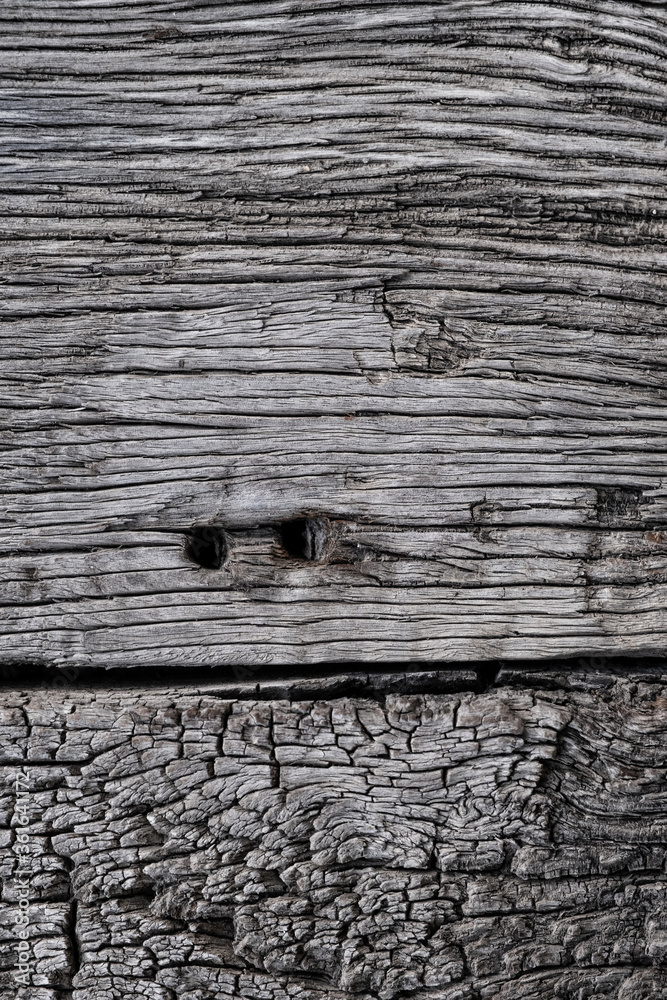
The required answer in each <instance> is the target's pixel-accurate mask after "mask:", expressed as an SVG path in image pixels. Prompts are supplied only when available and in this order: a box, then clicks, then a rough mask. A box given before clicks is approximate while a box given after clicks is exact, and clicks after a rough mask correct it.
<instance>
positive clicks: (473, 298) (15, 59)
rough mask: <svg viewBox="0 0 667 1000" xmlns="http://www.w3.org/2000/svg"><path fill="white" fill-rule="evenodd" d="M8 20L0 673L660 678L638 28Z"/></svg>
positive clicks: (358, 14) (654, 107)
mask: <svg viewBox="0 0 667 1000" xmlns="http://www.w3.org/2000/svg"><path fill="white" fill-rule="evenodd" d="M0 23H1V24H2V34H1V36H0V46H1V47H2V59H1V60H0V77H1V78H2V92H3V115H4V117H3V128H4V132H3V138H2V142H3V157H4V159H3V163H4V167H3V170H4V174H3V188H2V198H1V201H0V210H1V213H2V214H1V215H0V236H1V238H2V253H3V256H4V275H5V276H4V279H3V281H4V284H3V300H2V303H1V304H0V314H1V316H2V326H1V329H2V345H1V355H2V369H1V373H0V378H2V400H1V404H2V405H1V408H0V421H1V422H2V425H3V442H4V446H3V450H2V452H1V453H0V463H1V466H2V480H3V484H4V486H3V489H4V496H3V503H2V507H3V512H2V535H1V538H0V552H1V555H2V557H1V559H0V594H2V600H3V602H4V606H3V614H2V626H1V628H2V632H1V633H0V655H1V656H2V659H3V661H4V662H5V663H8V662H14V663H21V662H25V661H28V662H31V663H44V664H53V663H56V664H75V665H77V666H80V667H87V666H101V667H103V666H109V665H111V666H117V665H121V664H123V663H134V664H150V663H165V664H174V663H183V664H186V663H187V664H189V663H192V664H224V663H249V664H259V663H267V664H271V663H274V664H285V663H318V662H322V661H324V660H341V661H344V660H367V661H378V662H380V661H382V660H386V659H396V658H399V659H412V660H415V661H419V660H422V661H429V660H431V661H433V660H436V661H440V660H443V659H452V660H465V659H470V660H476V659H484V658H494V657H514V656H518V657H521V656H559V655H568V654H572V655H575V654H576V655H578V654H580V653H592V652H596V653H601V654H605V653H606V654H623V653H640V652H643V653H651V652H653V653H656V652H657V653H659V652H661V651H664V650H665V647H666V642H665V636H666V635H667V615H666V613H665V602H666V597H667V592H666V590H665V585H666V583H667V561H666V554H665V548H666V545H667V531H666V528H667V486H666V482H667V480H666V478H665V473H666V470H667V463H666V461H665V456H666V449H665V443H666V437H665V433H666V428H667V423H666V418H665V386H666V375H665V372H666V370H667V351H666V346H667V340H666V338H665V327H664V305H665V300H666V299H665V296H666V287H667V286H666V281H665V274H666V258H665V251H664V242H665V220H666V218H667V210H666V209H665V165H666V162H667V153H666V145H665V139H666V137H667V132H666V131H665V97H666V93H667V91H666V87H665V83H666V71H665V51H666V46H665V43H666V41H667V15H666V14H665V9H664V7H663V6H662V5H660V4H653V3H639V2H637V3H619V2H614V0H596V2H594V3H592V4H587V5H584V6H582V5H580V4H578V3H575V2H570V0H563V2H562V3H559V4H553V3H531V4H526V3H519V2H497V0H495V2H490V0H481V2H478V0H475V2H467V0H463V2H457V3H437V4H434V3H426V2H410V3H403V4H396V3H392V2H389V0H375V2H373V3H366V2H364V0H341V2H340V3H338V4H337V5H336V7H335V9H334V8H333V7H332V6H331V5H330V4H329V3H328V2H324V0H307V2H300V0H288V2H282V0H281V2H278V0H266V2H261V0H256V2H246V3H217V2H209V0H206V2H204V0H193V2H191V3H188V4H187V5H183V4H181V3H177V2H174V0H166V2H165V3H161V4H160V5H159V7H155V6H154V5H151V4H144V3H141V2H135V0H133V2H119V3H113V2H111V0H103V2H102V3H96V4H94V5H81V4H70V3H63V2H59V0H36V2H33V3H31V4H30V10H29V15H28V13H27V11H26V7H25V5H24V4H15V3H13V2H11V0H9V2H7V3H5V4H3V6H2V10H1V11H0ZM206 532H208V536H207V537H204V536H205V534H206Z"/></svg>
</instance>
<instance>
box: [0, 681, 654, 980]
mask: <svg viewBox="0 0 667 1000" xmlns="http://www.w3.org/2000/svg"><path fill="white" fill-rule="evenodd" d="M446 676H447V680H448V683H449V685H450V693H445V694H411V695H408V694H393V695H388V696H387V697H386V698H381V699H374V698H354V697H347V698H334V699H329V700H322V699H319V700H312V698H303V697H301V698H300V699H296V700H294V699H293V700H290V699H289V698H287V699H282V700H277V699H276V698H275V697H273V698H271V697H269V698H268V699H267V697H266V694H267V692H268V691H270V689H271V685H270V684H269V686H268V688H267V691H265V692H263V691H262V690H261V686H258V685H256V684H254V683H252V682H249V683H248V684H247V688H248V689H249V691H251V692H253V694H252V695H250V696H248V695H246V697H243V696H241V697H239V691H238V688H239V687H241V688H242V687H243V684H241V685H238V684H237V685H236V688H237V691H236V693H235V694H234V693H231V691H232V689H231V688H230V689H229V690H228V691H227V692H226V691H225V685H224V683H219V684H217V685H215V686H213V685H211V684H208V685H203V686H197V685H190V686H189V687H188V685H187V684H186V685H181V686H179V688H178V689H170V688H165V687H158V688H152V689H150V688H147V689H141V690H136V689H135V690H131V689H130V690H128V689H124V690H123V689H119V688H109V687H103V686H100V687H96V688H91V689H77V688H72V689H70V690H65V691H57V690H53V689H49V688H41V689H36V688H29V689H26V690H24V691H20V690H15V691H12V692H9V691H4V692H2V695H1V697H0V727H1V732H2V735H3V741H2V749H1V750H0V758H1V760H2V768H1V775H0V776H1V780H2V788H3V791H2V803H3V814H4V815H5V816H6V817H7V822H6V826H7V830H6V831H5V834H4V835H3V840H2V845H1V847H0V866H1V868H0V870H1V873H2V879H3V896H2V903H0V921H1V926H2V928H3V936H2V943H1V944H0V962H1V964H2V971H0V983H1V984H2V986H3V988H4V989H5V991H6V992H5V993H4V994H3V995H6V996H10V995H14V990H15V989H16V979H15V977H14V975H15V974H14V973H13V972H12V966H13V964H14V959H15V954H16V947H17V943H18V941H17V936H16V932H17V926H16V915H17V907H18V898H19V892H18V888H17V886H18V878H19V871H20V872H21V873H26V872H27V873H28V874H29V879H28V881H29V883H30V902H31V905H30V907H29V921H28V925H27V926H28V939H27V940H28V952H27V954H28V958H29V959H30V963H29V965H30V972H29V975H30V977H31V983H32V988H31V989H30V990H29V995H30V997H31V998H33V997H34V998H35V1000H58V998H63V997H64V998H71V1000H98V998H104V1000H125V998H126V997H128V996H132V997H135V996H136V997H146V998H150V1000H194V998H197V1000H220V998H221V997H227V996H229V997H237V998H243V1000H245V998H248V1000H256V998H258V997H260V996H261V997H266V998H269V1000H274V998H275V1000H278V998H284V997H293V996H299V997H303V998H305V1000H328V998H329V997H332V998H336V1000H343V998H349V997H350V996H357V997H360V998H361V1000H370V998H375V997H380V998H381V1000H392V998H394V997H398V996H403V995H405V994H407V995H409V996H411V997H413V998H415V1000H479V998H485V1000H490V998H492V997H493V998H499V1000H536V998H539V1000H552V998H554V997H562V998H563V1000H575V998H580V997H582V996H591V997H592V996H595V997H597V998H600V1000H607V998H608V1000H649V998H651V1000H653V998H660V997H664V996H665V995H667V979H666V978H665V977H666V973H665V960H666V958H667V947H666V942H665V925H664V900H665V892H666V891H667V886H666V885H665V863H666V858H667V854H666V847H665V844H666V843H667V809H666V806H665V788H666V783H667V741H666V737H665V731H666V727H665V719H666V714H665V706H667V674H665V672H664V670H662V671H661V670H660V669H658V668H655V667H652V668H650V667H644V668H639V667H636V668H635V669H634V671H632V670H631V671H629V672H626V674H625V676H622V675H619V674H616V675H614V673H612V672H611V671H609V670H608V669H605V668H602V669H600V668H592V667H588V668H582V669H577V668H571V667H570V668H569V669H568V670H567V671H566V672H565V673H564V674H559V673H558V672H551V671H543V672H542V673H540V670H539V669H536V668H535V667H532V668H529V669H517V668H506V669H505V670H504V671H501V674H500V676H499V677H498V679H497V681H496V683H495V684H493V685H492V686H491V687H490V688H489V689H487V690H480V687H479V684H478V682H477V680H476V677H475V673H474V672H473V671H468V672H465V671H464V672H459V673H455V672H453V673H451V674H449V675H446ZM404 681H405V678H404ZM385 686H386V685H385ZM296 687H298V683H297V685H296ZM295 689H296V688H295ZM17 775H26V778H25V779H24V778H21V779H20V787H21V794H20V795H18V794H17V791H16V789H17V787H18V786H17V785H16V783H15V782H16V776H17ZM24 786H25V788H26V797H25V799H24V797H23V791H22V790H23V788H24ZM23 801H25V802H26V810H25V814H26V815H27V817H28V822H27V823H26V824H24V825H23V824H21V823H20V822H19V815H22V806H21V807H20V802H23ZM19 836H20V837H21V838H23V840H24V841H25V843H26V845H27V846H26V853H25V854H24V853H22V852H21V850H19V848H21V847H22V840H20V839H19ZM20 859H23V864H22V867H21V868H20V869H19V868H18V864H19V860H20Z"/></svg>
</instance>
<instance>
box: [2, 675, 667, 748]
mask: <svg viewBox="0 0 667 1000" xmlns="http://www.w3.org/2000/svg"><path fill="white" fill-rule="evenodd" d="M628 676H631V677H632V678H635V679H637V680H646V681H656V680H660V679H664V680H663V682H665V681H667V657H664V656H637V657H631V656H626V657H601V656H584V657H581V656H579V657H568V658H563V659H544V660H538V659H530V660H528V659H525V660H514V661H507V660H489V661H486V662H480V661H474V662H460V661H452V662H443V661H437V662H431V663H428V662H420V661H414V660H413V661H410V660H395V661H388V662H385V663H363V662H361V661H356V662H354V661H347V662H335V661H330V662H327V663H320V664H318V665H313V666H308V665H293V666H292V665H288V666H274V667H270V666H259V665H257V666H254V665H241V664H237V665H227V664H226V665H220V666H214V667H201V666H197V665H193V666H189V665H188V664H182V665H180V666H172V667H162V666H141V667H132V666H127V667H115V668H112V669H109V670H101V669H99V668H96V667H86V668H82V669H79V668H75V667H65V668H58V667H54V666H52V665H45V664H39V663H34V662H33V663H25V664H22V665H21V666H19V665H17V664H9V665H7V666H3V665H2V664H0V687H4V688H12V689H14V690H16V689H25V690H28V689H30V688H34V687H37V686H39V687H44V688H47V689H49V688H50V689H52V690H53V691H54V692H55V691H60V690H63V689H65V690H77V689H91V688H93V689H94V688H116V689H119V690H123V689H126V690H128V691H131V690H133V689H139V688H151V687H152V688H162V687H183V688H185V689H187V690H197V689H202V690H205V691H206V693H207V694H209V695H211V696H216V695H219V696H220V697H224V698H260V699H261V698H266V699H275V698H287V699H289V698H294V699H300V698H319V697H324V698H336V697H371V698H375V699H378V700H382V699H383V698H384V696H385V695H389V694H415V695H418V694H448V693H455V692H458V691H474V692H478V693H480V692H484V691H488V690H491V689H493V688H495V687H503V686H509V687H539V688H566V689H580V688H582V687H585V688H586V689H590V688H596V689H597V688H599V689H600V690H604V689H605V688H607V687H609V686H610V685H611V684H613V683H614V681H615V679H616V678H619V677H628ZM52 763H58V762H52Z"/></svg>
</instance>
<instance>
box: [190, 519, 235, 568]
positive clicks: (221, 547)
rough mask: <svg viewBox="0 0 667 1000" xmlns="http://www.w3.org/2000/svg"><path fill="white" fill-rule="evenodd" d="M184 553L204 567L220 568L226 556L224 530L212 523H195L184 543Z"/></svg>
mask: <svg viewBox="0 0 667 1000" xmlns="http://www.w3.org/2000/svg"><path fill="white" fill-rule="evenodd" d="M185 554H186V556H187V557H188V559H191V560H192V562H194V563H197V565H198V566H202V567H203V568H204V569H220V567H221V566H222V564H223V562H224V561H225V559H226V558H227V541H226V539H225V533H224V531H223V530H222V528H216V526H215V525H213V524H195V525H194V527H193V528H192V530H191V531H190V536H189V538H188V540H187V541H186V543H185Z"/></svg>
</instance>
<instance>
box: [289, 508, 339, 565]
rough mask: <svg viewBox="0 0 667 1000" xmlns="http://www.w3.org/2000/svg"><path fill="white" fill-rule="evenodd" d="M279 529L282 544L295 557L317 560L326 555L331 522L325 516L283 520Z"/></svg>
mask: <svg viewBox="0 0 667 1000" xmlns="http://www.w3.org/2000/svg"><path fill="white" fill-rule="evenodd" d="M279 531H280V542H281V545H282V547H283V548H284V549H285V551H286V552H287V554H288V555H290V556H292V558H293V559H309V560H313V561H317V560H319V559H321V558H322V556H323V555H324V549H325V546H326V543H327V539H328V537H329V522H328V521H327V519H326V518H325V517H300V518H296V519H295V520H294V521H283V523H282V524H281V525H280V528H279Z"/></svg>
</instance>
